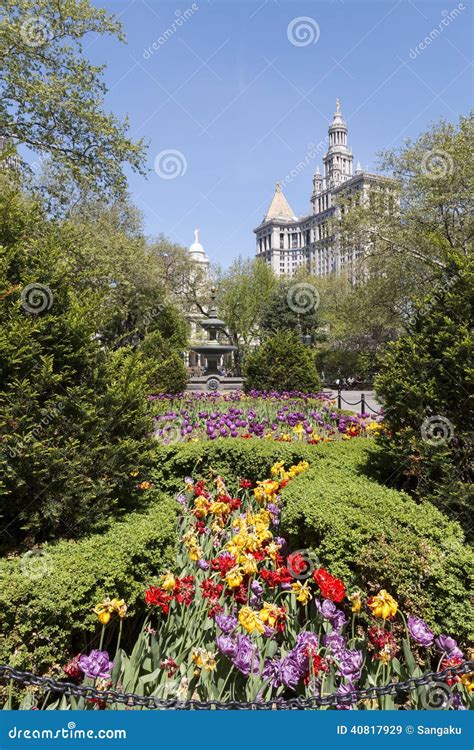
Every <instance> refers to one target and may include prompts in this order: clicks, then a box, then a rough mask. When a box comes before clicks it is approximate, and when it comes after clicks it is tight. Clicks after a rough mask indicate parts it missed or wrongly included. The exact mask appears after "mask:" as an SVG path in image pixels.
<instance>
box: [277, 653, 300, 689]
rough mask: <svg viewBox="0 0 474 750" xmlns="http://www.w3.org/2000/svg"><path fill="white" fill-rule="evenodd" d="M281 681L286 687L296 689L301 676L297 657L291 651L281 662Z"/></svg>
mask: <svg viewBox="0 0 474 750" xmlns="http://www.w3.org/2000/svg"><path fill="white" fill-rule="evenodd" d="M280 674H281V681H282V683H283V684H284V685H286V687H289V688H291V689H292V690H294V689H295V688H296V686H297V684H298V682H299V681H300V678H301V669H300V666H299V664H298V662H297V661H296V659H295V657H294V656H293V655H292V654H291V653H290V654H288V656H285V658H284V659H283V660H282V662H281V664H280Z"/></svg>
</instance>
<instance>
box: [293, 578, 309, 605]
mask: <svg viewBox="0 0 474 750" xmlns="http://www.w3.org/2000/svg"><path fill="white" fill-rule="evenodd" d="M291 588H292V589H293V593H294V594H295V595H296V599H297V600H298V601H299V602H301V603H302V604H306V603H307V602H309V600H310V599H311V591H310V590H309V588H308V585H307V584H306V583H305V584H302V583H301V582H300V581H295V582H294V583H293V584H292V586H291Z"/></svg>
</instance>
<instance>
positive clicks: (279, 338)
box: [244, 331, 320, 393]
mask: <svg viewBox="0 0 474 750" xmlns="http://www.w3.org/2000/svg"><path fill="white" fill-rule="evenodd" d="M244 374H245V378H246V381H245V385H246V388H247V389H248V390H250V389H253V388H255V389H257V390H260V391H270V390H275V391H303V392H306V393H314V392H315V391H318V390H319V388H320V382H319V377H318V373H317V370H316V366H315V362H314V352H313V351H312V350H311V349H308V347H306V346H305V345H304V344H303V343H302V342H301V341H300V339H299V337H298V336H297V335H295V334H294V333H293V332H292V331H279V332H278V333H276V334H274V335H273V336H270V337H268V338H266V339H265V340H264V341H263V343H262V344H261V345H260V346H259V347H258V349H257V350H256V351H255V352H253V353H252V354H250V355H249V356H248V357H247V359H246V362H245V371H244Z"/></svg>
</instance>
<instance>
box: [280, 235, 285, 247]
mask: <svg viewBox="0 0 474 750" xmlns="http://www.w3.org/2000/svg"><path fill="white" fill-rule="evenodd" d="M284 247H285V235H284V234H283V232H280V250H283V248H284Z"/></svg>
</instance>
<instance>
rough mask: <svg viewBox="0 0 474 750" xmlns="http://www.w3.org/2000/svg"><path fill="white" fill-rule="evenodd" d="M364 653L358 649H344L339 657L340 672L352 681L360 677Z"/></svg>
mask: <svg viewBox="0 0 474 750" xmlns="http://www.w3.org/2000/svg"><path fill="white" fill-rule="evenodd" d="M363 663H364V655H363V654H362V652H361V651H357V650H356V649H354V650H350V649H348V650H347V651H343V652H342V653H341V655H340V657H339V674H341V675H342V676H343V677H345V678H346V679H348V680H350V681H351V682H355V681H356V680H358V679H359V678H360V672H361V669H362V665H363Z"/></svg>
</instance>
